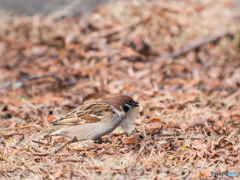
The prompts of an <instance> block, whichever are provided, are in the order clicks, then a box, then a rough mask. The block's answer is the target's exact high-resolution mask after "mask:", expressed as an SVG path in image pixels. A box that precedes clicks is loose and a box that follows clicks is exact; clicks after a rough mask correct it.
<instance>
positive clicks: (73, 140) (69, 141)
mask: <svg viewBox="0 0 240 180" xmlns="http://www.w3.org/2000/svg"><path fill="white" fill-rule="evenodd" d="M77 141H78V139H77V137H74V138H72V139H70V140H68V141H67V142H65V143H64V144H62V145H61V146H60V147H59V148H57V149H55V150H54V151H53V154H56V153H57V152H58V151H60V150H61V149H62V148H64V147H65V146H67V145H68V144H70V143H73V142H77Z"/></svg>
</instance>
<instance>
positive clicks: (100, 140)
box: [95, 137, 103, 144]
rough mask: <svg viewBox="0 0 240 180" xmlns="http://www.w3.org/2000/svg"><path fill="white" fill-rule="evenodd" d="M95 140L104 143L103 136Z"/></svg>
mask: <svg viewBox="0 0 240 180" xmlns="http://www.w3.org/2000/svg"><path fill="white" fill-rule="evenodd" d="M95 142H96V143H98V144H102V143H103V140H102V137H100V138H97V139H95Z"/></svg>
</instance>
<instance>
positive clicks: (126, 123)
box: [120, 106, 142, 133]
mask: <svg viewBox="0 0 240 180" xmlns="http://www.w3.org/2000/svg"><path fill="white" fill-rule="evenodd" d="M140 110H142V107H141V106H138V107H135V108H133V109H132V110H131V112H130V113H128V114H127V116H126V117H125V118H124V120H123V121H122V123H121V124H120V125H121V127H122V128H123V130H124V131H126V132H127V133H131V132H132V130H133V124H134V121H135V120H136V118H137V116H138V114H139V112H141V111H140Z"/></svg>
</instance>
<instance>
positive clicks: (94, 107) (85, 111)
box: [52, 102, 112, 125]
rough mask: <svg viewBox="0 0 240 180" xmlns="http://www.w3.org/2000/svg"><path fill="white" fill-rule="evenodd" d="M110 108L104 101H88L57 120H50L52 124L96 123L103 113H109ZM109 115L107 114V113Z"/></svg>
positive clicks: (102, 116)
mask: <svg viewBox="0 0 240 180" xmlns="http://www.w3.org/2000/svg"><path fill="white" fill-rule="evenodd" d="M111 111H112V108H111V106H110V105H109V104H107V103H106V102H90V103H86V104H83V105H82V106H80V107H78V108H76V109H74V110H73V111H71V112H69V113H67V114H66V115H64V116H63V117H62V118H60V119H59V120H56V121H54V122H52V124H53V125H76V124H79V125H81V124H86V123H96V122H99V121H101V120H103V119H104V117H105V115H107V114H111V113H110V112H111ZM108 117H109V115H108Z"/></svg>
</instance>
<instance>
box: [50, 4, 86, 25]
mask: <svg viewBox="0 0 240 180" xmlns="http://www.w3.org/2000/svg"><path fill="white" fill-rule="evenodd" d="M81 2H82V0H74V1H72V2H71V3H70V4H69V5H68V6H66V7H65V8H64V9H61V10H57V11H54V12H52V13H50V14H49V15H48V16H47V18H48V19H51V20H54V21H55V20H58V19H60V18H63V17H66V16H67V15H68V14H69V13H70V12H72V11H73V10H74V9H75V8H76V7H77V6H78V5H79V4H80V3H81Z"/></svg>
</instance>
